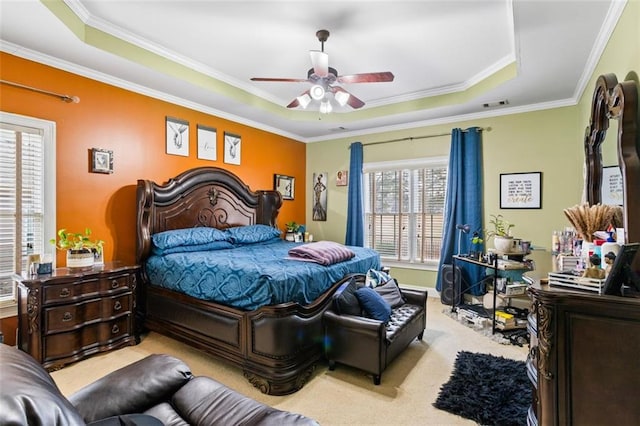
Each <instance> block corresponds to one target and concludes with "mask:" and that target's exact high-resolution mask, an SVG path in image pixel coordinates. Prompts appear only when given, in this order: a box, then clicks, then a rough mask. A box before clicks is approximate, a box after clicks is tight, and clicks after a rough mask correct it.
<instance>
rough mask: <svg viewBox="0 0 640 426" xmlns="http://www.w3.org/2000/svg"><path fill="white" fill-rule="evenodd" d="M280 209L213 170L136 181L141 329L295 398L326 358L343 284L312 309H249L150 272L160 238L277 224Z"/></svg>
mask: <svg viewBox="0 0 640 426" xmlns="http://www.w3.org/2000/svg"><path fill="white" fill-rule="evenodd" d="M281 205H282V197H281V195H280V193H279V192H277V191H272V190H268V191H256V192H253V191H251V190H250V189H249V187H248V186H247V185H245V184H244V183H243V182H242V181H241V180H240V179H239V178H238V177H237V176H235V175H234V174H232V173H230V172H228V171H226V170H224V169H219V168H215V167H201V168H196V169H192V170H188V171H186V172H184V173H182V174H180V175H178V176H177V177H175V178H173V179H170V180H169V181H168V182H167V183H166V184H162V185H159V184H156V183H154V182H152V181H149V180H138V186H137V250H136V252H137V254H136V255H137V262H138V263H139V264H140V265H142V279H141V285H140V286H139V288H140V294H139V295H138V306H137V319H138V324H139V325H141V327H143V328H144V329H147V330H151V331H155V332H158V333H160V334H163V335H166V336H169V337H172V338H174V339H176V340H180V341H182V342H185V343H187V344H189V345H191V346H194V347H196V348H198V349H201V350H204V351H206V352H208V353H210V354H212V355H214V356H216V357H219V358H223V359H226V360H227V361H229V362H231V363H233V364H235V365H237V366H239V367H240V368H242V370H243V372H244V375H245V377H246V378H247V379H248V380H249V381H250V382H251V383H252V384H253V385H254V386H256V387H257V388H258V389H260V390H261V391H262V392H264V393H267V394H271V395H285V394H289V393H292V392H295V391H297V390H298V389H300V388H301V387H302V386H303V385H304V384H305V383H306V382H307V380H308V379H309V377H310V376H311V374H312V372H313V369H314V367H315V363H316V362H317V361H318V360H319V359H320V358H321V357H322V355H323V348H322V343H323V329H322V322H321V320H322V314H323V312H324V311H325V310H326V308H327V307H328V304H329V303H330V300H331V296H332V295H333V293H334V292H335V290H336V289H337V288H338V286H339V285H340V284H341V283H342V282H343V281H344V279H343V280H341V281H340V282H337V283H335V284H333V285H332V286H331V287H330V289H329V290H328V291H326V292H325V293H324V294H323V295H321V296H320V297H319V298H318V299H316V300H315V301H314V302H313V303H311V304H310V305H307V306H301V305H299V304H297V303H283V304H279V305H271V306H264V307H262V308H259V309H257V310H253V311H244V310H241V309H236V308H232V307H229V306H225V305H222V304H219V303H214V302H209V301H203V300H199V299H196V298H193V297H190V296H187V295H184V294H181V293H177V292H174V291H171V290H167V289H164V288H161V287H158V286H154V285H153V283H150V282H149V278H148V276H147V274H146V273H145V268H144V266H145V260H146V259H147V258H148V257H149V256H150V254H151V246H152V242H151V236H152V235H153V234H155V233H158V232H162V231H167V230H173V229H182V228H193V227H199V226H206V227H214V228H219V229H224V228H229V227H234V226H241V225H253V224H266V225H272V226H274V225H275V221H276V217H277V215H278V209H279V208H280V206H281ZM364 272H366V271H364ZM345 279H346V277H345Z"/></svg>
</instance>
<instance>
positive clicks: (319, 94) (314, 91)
mask: <svg viewBox="0 0 640 426" xmlns="http://www.w3.org/2000/svg"><path fill="white" fill-rule="evenodd" d="M309 93H310V94H311V97H312V98H313V99H315V100H316V101H319V100H321V99H322V98H324V87H322V86H321V85H319V84H314V85H313V86H311V89H310V90H309Z"/></svg>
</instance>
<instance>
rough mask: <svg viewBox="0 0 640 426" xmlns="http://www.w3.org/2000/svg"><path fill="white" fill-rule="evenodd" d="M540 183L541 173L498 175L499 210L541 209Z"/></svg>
mask: <svg viewBox="0 0 640 426" xmlns="http://www.w3.org/2000/svg"><path fill="white" fill-rule="evenodd" d="M541 181H542V172H531V173H502V174H500V208H501V209H539V208H541V207H542V187H541Z"/></svg>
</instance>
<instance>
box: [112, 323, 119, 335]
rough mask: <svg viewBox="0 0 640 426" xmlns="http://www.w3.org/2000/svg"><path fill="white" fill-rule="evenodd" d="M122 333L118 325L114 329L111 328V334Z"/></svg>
mask: <svg viewBox="0 0 640 426" xmlns="http://www.w3.org/2000/svg"><path fill="white" fill-rule="evenodd" d="M119 332H120V327H118V324H114V325H113V327H111V334H116V333H119Z"/></svg>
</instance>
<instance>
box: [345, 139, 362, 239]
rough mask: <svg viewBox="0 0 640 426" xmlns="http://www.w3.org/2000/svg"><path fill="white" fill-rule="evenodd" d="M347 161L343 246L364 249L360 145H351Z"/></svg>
mask: <svg viewBox="0 0 640 426" xmlns="http://www.w3.org/2000/svg"><path fill="white" fill-rule="evenodd" d="M350 148H351V159H350V160H349V192H348V206H347V234H346V236H345V239H344V240H345V244H346V245H348V246H359V247H364V196H363V191H362V161H363V160H362V143H360V142H354V143H352V144H351V147H350Z"/></svg>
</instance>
